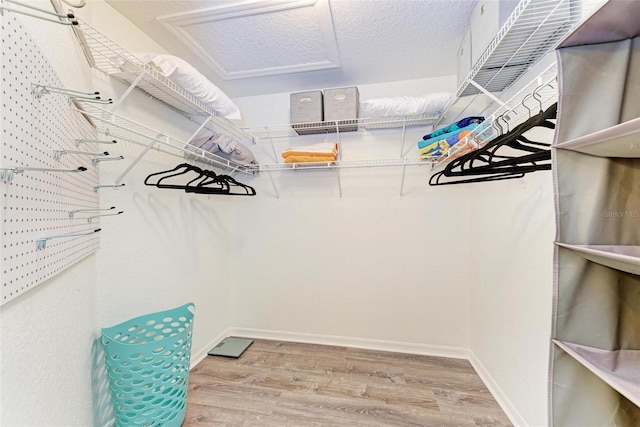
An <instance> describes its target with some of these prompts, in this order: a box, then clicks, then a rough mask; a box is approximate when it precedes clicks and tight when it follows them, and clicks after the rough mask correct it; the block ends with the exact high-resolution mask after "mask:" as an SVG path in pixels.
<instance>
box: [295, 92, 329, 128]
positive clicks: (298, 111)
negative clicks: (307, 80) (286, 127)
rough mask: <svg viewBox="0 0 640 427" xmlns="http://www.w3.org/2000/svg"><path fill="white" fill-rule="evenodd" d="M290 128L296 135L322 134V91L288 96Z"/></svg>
mask: <svg viewBox="0 0 640 427" xmlns="http://www.w3.org/2000/svg"><path fill="white" fill-rule="evenodd" d="M289 104H290V115H291V127H292V128H293V129H294V130H295V131H296V132H297V133H298V135H309V134H313V133H324V132H326V129H325V127H324V125H323V124H322V121H323V120H324V112H323V104H322V91H320V90H313V91H308V92H297V93H292V94H290V100H289Z"/></svg>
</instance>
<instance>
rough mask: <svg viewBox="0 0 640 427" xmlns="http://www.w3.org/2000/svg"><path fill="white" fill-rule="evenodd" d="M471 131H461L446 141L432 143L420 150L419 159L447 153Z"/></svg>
mask: <svg viewBox="0 0 640 427" xmlns="http://www.w3.org/2000/svg"><path fill="white" fill-rule="evenodd" d="M470 133H471V131H469V130H463V131H461V132H459V133H457V134H456V135H453V136H450V137H449V138H446V139H440V140H438V141H435V142H433V143H432V144H430V145H429V146H427V147H425V148H423V149H421V150H420V157H440V156H442V155H445V154H447V153H448V152H449V149H450V148H451V147H453V146H454V145H456V144H457V143H458V142H460V141H462V140H463V139H464V138H465V137H466V136H467V135H469V134H470Z"/></svg>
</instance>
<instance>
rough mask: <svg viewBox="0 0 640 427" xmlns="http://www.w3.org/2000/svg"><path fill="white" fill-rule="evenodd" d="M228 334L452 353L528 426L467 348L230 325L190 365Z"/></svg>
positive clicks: (510, 414)
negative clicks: (473, 371) (469, 366)
mask: <svg viewBox="0 0 640 427" xmlns="http://www.w3.org/2000/svg"><path fill="white" fill-rule="evenodd" d="M229 336H235V337H246V338H256V339H266V340H279V341H290V342H300V343H308V344H322V345H333V346H340V347H351V348H363V349H367V350H378V351H390V352H394V353H408V354H419V355H423V356H435V357H450V358H454V359H466V360H468V361H469V362H470V363H471V366H473V368H474V369H475V370H476V372H477V373H478V375H479V376H480V378H481V379H482V381H483V382H484V383H485V385H486V386H487V388H488V389H489V391H490V392H491V394H492V395H493V397H494V399H495V400H496V401H497V402H498V404H499V405H500V407H501V408H502V410H503V411H504V412H505V414H506V415H507V417H508V418H509V420H510V421H511V423H512V424H513V425H514V426H515V427H528V426H529V425H528V424H527V422H526V421H525V420H524V418H522V415H521V414H520V412H518V410H517V409H516V408H515V406H513V404H512V403H511V401H510V400H509V398H508V397H507V395H506V394H505V393H504V392H503V391H502V389H501V388H500V386H498V383H497V382H496V381H495V380H494V379H493V377H492V376H491V374H490V373H489V371H488V370H487V369H486V368H485V367H484V365H483V364H482V362H480V359H478V358H477V357H476V355H475V354H474V353H473V352H472V351H471V350H469V349H467V348H461V347H447V346H437V345H427V344H418V343H410V342H402V341H387V340H376V339H368V338H353V337H343V336H336V335H320V334H308V333H302V332H289V331H278V330H271V329H253V328H236V327H231V328H229V329H227V330H226V331H224V332H223V333H221V334H220V335H218V336H217V337H216V338H215V339H214V340H212V341H211V343H210V344H209V345H207V346H206V347H205V348H203V349H201V350H199V351H198V352H197V353H195V354H192V356H191V368H192V369H193V367H194V366H195V365H197V364H198V363H200V362H201V361H202V360H203V359H204V358H205V357H207V352H208V351H209V350H210V349H212V348H213V347H215V346H216V344H218V343H219V342H220V341H222V340H223V339H224V338H226V337H229Z"/></svg>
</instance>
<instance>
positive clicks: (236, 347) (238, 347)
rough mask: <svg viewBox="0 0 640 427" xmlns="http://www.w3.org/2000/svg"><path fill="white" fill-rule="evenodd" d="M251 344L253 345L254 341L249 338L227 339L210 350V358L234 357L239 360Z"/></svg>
mask: <svg viewBox="0 0 640 427" xmlns="http://www.w3.org/2000/svg"><path fill="white" fill-rule="evenodd" d="M251 344H253V340H252V339H249V338H237V337H227V338H225V339H223V340H222V341H220V343H219V344H218V345H216V346H215V347H213V348H212V349H211V350H209V352H208V353H207V354H208V355H209V356H223V357H233V358H236V359H237V358H238V357H240V356H241V355H242V353H244V351H245V350H246V349H247V348H249V346H250V345H251Z"/></svg>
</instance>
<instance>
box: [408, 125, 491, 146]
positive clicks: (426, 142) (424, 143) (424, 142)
mask: <svg viewBox="0 0 640 427" xmlns="http://www.w3.org/2000/svg"><path fill="white" fill-rule="evenodd" d="M478 125H479V123H471V124H470V125H468V126H465V127H463V128H461V129H458V130H456V131H453V132H449V133H444V134H442V135H438V136H436V137H434V138H430V139H427V140H422V141H418V148H420V149H423V148H424V147H427V146H429V145H431V144H432V143H434V142H437V141H440V140H442V139H447V138H449V137H451V136H454V135H457V134H458V133H460V132H462V131H465V130H473V129H475V128H476V127H477V126H478Z"/></svg>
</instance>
